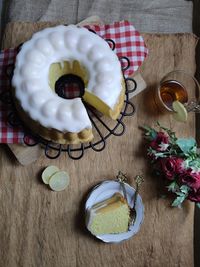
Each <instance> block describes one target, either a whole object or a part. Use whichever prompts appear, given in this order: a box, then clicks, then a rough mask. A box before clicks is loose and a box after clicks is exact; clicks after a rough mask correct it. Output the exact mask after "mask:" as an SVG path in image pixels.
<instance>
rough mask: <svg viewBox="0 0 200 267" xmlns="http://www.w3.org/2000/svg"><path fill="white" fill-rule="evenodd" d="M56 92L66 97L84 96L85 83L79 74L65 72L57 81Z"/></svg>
mask: <svg viewBox="0 0 200 267" xmlns="http://www.w3.org/2000/svg"><path fill="white" fill-rule="evenodd" d="M55 92H56V94H57V95H58V96H60V97H62V98H65V99H73V98H77V97H83V95H84V93H85V84H84V82H83V80H82V79H81V78H80V77H79V76H77V75H75V74H65V75H63V76H61V77H60V78H59V79H58V80H57V81H56V83H55Z"/></svg>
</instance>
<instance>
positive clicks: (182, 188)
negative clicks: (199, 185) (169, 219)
mask: <svg viewBox="0 0 200 267" xmlns="http://www.w3.org/2000/svg"><path fill="white" fill-rule="evenodd" d="M180 190H181V192H182V193H183V194H185V195H187V196H188V192H189V191H190V187H189V186H187V185H182V186H181V187H180Z"/></svg>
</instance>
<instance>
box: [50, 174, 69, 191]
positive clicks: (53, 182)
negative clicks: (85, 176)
mask: <svg viewBox="0 0 200 267" xmlns="http://www.w3.org/2000/svg"><path fill="white" fill-rule="evenodd" d="M68 184H69V175H68V173H67V172H64V171H59V172H56V173H55V174H53V175H52V176H51V177H50V180H49V186H50V188H51V189H52V190H54V191H62V190H64V189H65V188H66V187H67V186H68Z"/></svg>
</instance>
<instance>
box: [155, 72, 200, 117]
mask: <svg viewBox="0 0 200 267" xmlns="http://www.w3.org/2000/svg"><path fill="white" fill-rule="evenodd" d="M199 97H200V86H199V83H198V81H197V80H196V78H195V77H194V76H192V75H191V74H189V73H187V72H186V71H184V70H174V71H171V72H169V73H167V74H166V75H165V76H164V77H163V78H162V79H161V81H160V83H159V85H158V87H157V88H156V94H155V102H156V104H157V106H158V108H159V109H160V110H161V111H162V112H171V113H174V110H173V102H174V101H179V102H180V103H181V104H182V105H183V106H184V107H185V110H186V111H187V112H191V111H193V112H200V105H199Z"/></svg>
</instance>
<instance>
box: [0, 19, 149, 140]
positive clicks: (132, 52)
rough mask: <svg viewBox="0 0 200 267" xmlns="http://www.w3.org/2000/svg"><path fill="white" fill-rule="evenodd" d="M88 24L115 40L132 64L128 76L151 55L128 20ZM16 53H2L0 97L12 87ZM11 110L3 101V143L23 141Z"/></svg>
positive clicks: (0, 115) (0, 107)
mask: <svg viewBox="0 0 200 267" xmlns="http://www.w3.org/2000/svg"><path fill="white" fill-rule="evenodd" d="M85 27H86V28H88V29H91V30H93V31H95V32H96V33H97V34H98V35H99V36H101V37H102V38H104V39H112V40H113V41H114V42H115V52H116V54H117V56H118V57H119V58H120V57H127V58H128V59H129V61H130V67H129V68H128V69H127V70H126V71H125V72H124V74H125V76H130V75H132V74H133V73H134V72H135V71H136V70H137V69H138V67H139V66H140V65H141V64H142V62H143V61H144V59H145V57H146V56H147V55H148V49H147V47H146V45H145V43H144V40H143V38H142V36H141V35H140V33H139V32H138V31H136V30H135V28H134V26H133V25H132V24H131V23H130V22H128V21H120V22H115V23H112V24H106V25H100V26H99V25H88V26H85ZM17 52H18V48H10V49H5V50H3V51H1V52H0V96H1V94H2V93H5V92H6V91H8V90H10V89H11V75H10V76H9V72H11V71H12V68H13V67H14V64H15V59H16V55H17ZM11 111H12V105H9V104H5V103H3V102H2V101H0V143H10V144H11V143H23V136H24V133H23V130H22V129H20V128H18V127H11V126H9V125H8V115H9V114H10V112H11Z"/></svg>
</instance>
